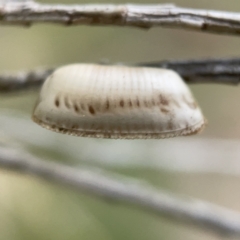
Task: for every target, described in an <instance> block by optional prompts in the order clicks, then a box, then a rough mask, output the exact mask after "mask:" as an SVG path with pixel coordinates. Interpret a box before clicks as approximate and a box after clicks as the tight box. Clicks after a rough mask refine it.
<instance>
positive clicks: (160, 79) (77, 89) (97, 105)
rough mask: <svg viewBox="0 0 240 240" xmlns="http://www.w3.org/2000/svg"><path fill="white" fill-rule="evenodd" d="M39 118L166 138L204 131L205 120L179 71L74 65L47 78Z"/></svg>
mask: <svg viewBox="0 0 240 240" xmlns="http://www.w3.org/2000/svg"><path fill="white" fill-rule="evenodd" d="M33 120H34V121H35V122H37V123H38V124H40V125H42V126H43V127H46V128H48V129H51V130H54V131H57V132H62V133H68V134H71V135H76V136H89V137H103V138H129V139H133V138H165V137H174V136H179V135H189V134H194V133H197V132H198V131H200V130H202V129H203V127H204V125H205V119H204V117H203V115H202V113H201V110H200V108H199V107H198V106H197V104H196V102H195V100H194V99H193V96H192V94H191V92H190V90H189V89H188V87H187V86H186V85H185V83H184V82H183V81H182V79H181V78H180V77H179V76H178V75H177V74H176V73H175V72H173V71H170V70H164V69H154V68H134V67H125V66H104V65H94V64H76V65H69V66H65V67H62V68H59V69H58V70H56V71H55V72H54V73H53V74H52V75H51V76H50V77H49V78H48V79H47V80H46V81H45V83H44V85H43V87H42V90H41V92H40V96H39V100H38V102H37V104H36V106H35V109H34V112H33Z"/></svg>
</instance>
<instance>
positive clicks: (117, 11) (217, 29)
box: [0, 1, 240, 35]
mask: <svg viewBox="0 0 240 240" xmlns="http://www.w3.org/2000/svg"><path fill="white" fill-rule="evenodd" d="M34 23H58V24H63V25H66V26H70V25H117V26H131V27H139V28H147V29H148V28H151V27H156V26H162V27H174V28H182V29H189V30H197V31H200V32H209V33H220V34H228V35H229V34H235V35H239V34H240V13H234V12H224V11H214V10H212V11H211V10H202V9H191V8H181V7H177V6H175V5H172V4H155V5H154V4H151V5H148V4H142V5H140V4H138V5H134V4H125V5H114V4H95V5H93V4H88V5H80V4H79V5H62V4H40V3H35V2H32V1H27V2H22V3H17V2H12V3H11V2H10V3H0V24H1V25H22V26H30V25H32V24H34Z"/></svg>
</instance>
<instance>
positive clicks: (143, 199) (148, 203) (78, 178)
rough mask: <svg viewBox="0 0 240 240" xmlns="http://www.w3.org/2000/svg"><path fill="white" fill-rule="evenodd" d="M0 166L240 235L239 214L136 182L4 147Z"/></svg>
mask: <svg viewBox="0 0 240 240" xmlns="http://www.w3.org/2000/svg"><path fill="white" fill-rule="evenodd" d="M0 167H1V168H3V169H7V170H11V171H16V172H20V173H25V174H30V175H33V176H36V177H39V178H40V179H43V180H46V181H50V182H54V183H57V184H59V185H64V186H69V187H72V188H73V189H75V190H77V191H80V192H84V193H87V194H89V195H94V196H96V197H98V198H101V199H103V200H104V199H105V200H106V199H109V200H111V201H114V202H117V203H121V204H125V205H127V206H134V207H136V208H139V209H142V210H145V211H147V212H151V213H154V214H157V215H159V216H164V217H168V218H169V219H171V220H175V221H178V222H180V223H185V224H193V225H195V226H196V227H199V228H203V229H205V230H210V231H212V232H215V233H217V234H224V235H225V234H226V235H237V236H240V214H237V213H236V212H233V211H230V210H227V209H224V208H221V207H218V206H215V205H213V204H209V203H206V202H202V201H199V200H194V199H190V198H185V199H183V198H179V197H176V196H173V195H169V194H166V193H164V192H160V191H158V190H156V189H154V188H153V187H151V186H148V185H147V184H143V183H141V182H140V181H137V180H133V179H129V178H125V177H124V178H123V177H120V176H119V175H116V176H110V175H109V174H107V173H105V172H100V171H92V170H86V169H74V168H72V167H68V166H64V165H60V164H56V163H52V162H47V161H43V160H41V159H37V158H35V157H33V156H30V155H27V154H25V153H22V152H19V151H16V150H13V149H11V148H4V147H0Z"/></svg>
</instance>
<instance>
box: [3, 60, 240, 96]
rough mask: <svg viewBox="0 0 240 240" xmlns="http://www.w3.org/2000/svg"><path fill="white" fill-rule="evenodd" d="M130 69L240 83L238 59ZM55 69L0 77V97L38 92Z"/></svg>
mask: <svg viewBox="0 0 240 240" xmlns="http://www.w3.org/2000/svg"><path fill="white" fill-rule="evenodd" d="M132 65H133V66H145V67H156V68H167V69H172V70H175V71H177V72H178V73H179V74H180V75H181V76H182V77H183V79H184V80H185V81H186V82H187V83H189V84H191V83H220V84H232V85H237V84H239V82H240V59H238V58H237V59H210V60H186V61H161V62H149V63H136V64H132ZM53 71H54V68H50V69H45V70H44V69H39V70H32V71H29V72H27V71H26V72H19V73H15V74H7V73H5V74H2V75H0V93H1V92H2V93H3V92H15V91H20V90H27V89H32V88H38V87H40V86H41V84H42V83H43V81H44V80H45V79H46V78H47V77H48V76H49V75H50V74H51V73H52V72H53Z"/></svg>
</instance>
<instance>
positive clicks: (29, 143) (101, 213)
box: [0, 0, 240, 240]
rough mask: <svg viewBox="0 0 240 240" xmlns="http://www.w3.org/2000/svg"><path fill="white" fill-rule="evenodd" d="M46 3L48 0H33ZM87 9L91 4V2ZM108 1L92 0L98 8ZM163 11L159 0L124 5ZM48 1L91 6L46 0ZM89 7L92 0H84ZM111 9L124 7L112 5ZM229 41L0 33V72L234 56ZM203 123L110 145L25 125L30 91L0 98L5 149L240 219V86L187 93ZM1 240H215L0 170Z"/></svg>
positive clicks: (166, 35) (98, 30)
mask: <svg viewBox="0 0 240 240" xmlns="http://www.w3.org/2000/svg"><path fill="white" fill-rule="evenodd" d="M40 2H42V3H47V1H43V0H42V1H40ZM95 2H96V1H95ZM100 2H101V3H110V1H100V0H99V1H97V3H100ZM161 2H162V3H166V2H164V1H162V0H158V1H156V0H155V1H154V0H152V1H151V2H150V1H148V2H146V1H134V0H132V1H131V3H161ZM48 3H66V4H69V3H79V4H80V3H90V2H89V1H87V0H86V1H64V0H61V1H48ZM91 3H94V2H91ZM111 3H129V2H128V1H127V0H124V1H121V2H120V1H117V0H112V1H111ZM174 3H175V4H177V5H179V6H182V7H193V8H203V9H215V10H224V11H240V2H239V1H235V0H228V1H226V0H225V1H224V0H211V1H208V0H202V1H193V0H192V1H190V0H175V2H174ZM239 54H240V40H239V38H238V37H236V36H224V35H213V34H205V33H198V32H190V31H184V30H176V29H164V28H153V29H151V30H148V31H146V30H139V29H135V28H123V27H90V26H81V27H80V26H75V27H63V26H58V25H44V24H41V25H34V26H32V27H31V28H22V27H3V26H2V27H1V28H0V56H1V57H0V73H3V72H5V71H17V70H24V69H25V70H28V69H33V68H37V67H52V66H59V65H65V64H69V63H76V62H97V61H100V60H102V59H109V60H110V61H111V62H146V61H156V60H171V59H172V60H173V59H174V60H180V59H197V58H225V57H239ZM190 87H191V89H192V91H193V93H194V95H195V97H196V98H197V100H198V102H199V104H200V106H201V107H202V110H203V112H204V113H205V116H206V117H207V119H208V121H209V124H208V127H207V128H206V130H205V131H204V132H203V133H202V134H201V135H199V136H196V137H185V138H177V139H168V140H155V141H151V140H147V141H140V140H138V141H124V140H121V141H117V140H116V141H114V140H95V139H82V138H76V137H71V136H65V135H60V134H56V133H53V132H49V131H47V130H45V129H42V128H41V127H39V126H37V125H36V124H34V123H33V122H32V121H31V119H30V117H31V112H32V108H33V105H34V102H35V100H36V97H37V94H38V93H37V92H27V93H21V94H11V95H4V94H2V95H1V96H0V143H5V142H8V143H9V142H10V143H12V144H14V145H16V146H17V147H22V148H25V149H26V150H29V151H30V152H32V153H33V154H35V155H37V156H39V157H42V158H45V159H46V160H47V161H58V162H62V163H65V164H69V165H72V166H76V167H79V168H80V167H81V166H93V167H95V166H100V167H102V168H105V169H108V170H110V171H113V172H119V173H122V174H124V175H127V176H132V177H137V178H140V179H143V180H146V181H148V182H150V183H151V184H152V185H154V186H156V187H159V188H162V189H164V190H168V191H173V192H176V193H179V194H182V195H191V196H193V197H196V198H200V199H203V200H207V201H210V202H213V203H216V204H220V205H222V206H225V207H228V208H230V209H233V210H238V211H240V190H239V183H240V161H239V158H240V148H239V145H240V139H239V137H240V111H239V107H238V106H239V95H240V89H239V87H233V86H224V85H222V86H220V85H210V84H205V85H200V84H199V85H191V86H190ZM0 239H1V240H28V239H29V240H30V239H35V240H43V239H44V240H46V239H51V240H53V239H57V240H63V239H70V240H75V239H100V240H103V239H104V240H108V239H109V240H110V239H114V240H117V239H119V240H120V239H121V240H122V239H126V240H127V239H129V240H130V239H131V240H134V239H136V240H145V239H148V240H155V239H168V240H170V239H171V240H181V239H184V240H186V239H187V240H188V239H189V240H190V239H191V240H200V239H207V240H215V239H219V237H218V236H214V235H212V234H209V233H205V232H204V231H200V230H196V229H194V228H190V227H186V226H184V225H183V226H182V225H178V224H175V223H172V222H169V221H167V220H166V219H162V218H158V217H156V216H154V215H151V214H147V213H143V212H140V211H138V210H135V209H130V208H127V207H123V206H120V205H117V204H109V203H108V202H101V201H98V200H97V199H93V198H91V197H88V196H86V195H83V194H77V193H74V192H73V191H71V190H70V189H66V188H61V187H59V186H55V185H52V184H49V183H47V182H43V181H40V180H38V179H35V178H33V177H30V176H22V175H18V174H13V173H11V172H7V171H3V170H0Z"/></svg>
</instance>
